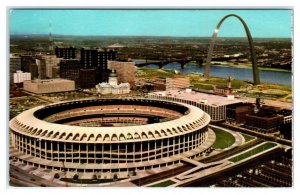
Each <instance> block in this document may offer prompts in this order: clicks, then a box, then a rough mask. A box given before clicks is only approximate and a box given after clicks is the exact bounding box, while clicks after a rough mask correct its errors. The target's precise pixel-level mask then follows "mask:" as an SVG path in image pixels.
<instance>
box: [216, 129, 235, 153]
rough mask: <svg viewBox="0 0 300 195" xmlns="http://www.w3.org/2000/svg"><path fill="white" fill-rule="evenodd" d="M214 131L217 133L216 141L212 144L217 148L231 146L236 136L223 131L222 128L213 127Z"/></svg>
mask: <svg viewBox="0 0 300 195" xmlns="http://www.w3.org/2000/svg"><path fill="white" fill-rule="evenodd" d="M212 129H213V130H214V132H215V133H216V141H215V143H214V144H213V145H212V147H213V148H215V149H224V148H228V147H230V146H231V145H232V144H233V143H234V142H235V138H234V137H233V135H232V134H230V133H228V132H226V131H223V130H221V129H217V128H212Z"/></svg>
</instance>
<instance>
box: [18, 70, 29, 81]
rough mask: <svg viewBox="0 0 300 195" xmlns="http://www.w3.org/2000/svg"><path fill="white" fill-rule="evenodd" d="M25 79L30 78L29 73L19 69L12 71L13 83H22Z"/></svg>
mask: <svg viewBox="0 0 300 195" xmlns="http://www.w3.org/2000/svg"><path fill="white" fill-rule="evenodd" d="M27 80H31V73H29V72H22V71H20V70H17V72H16V73H14V83H23V82H24V81H27Z"/></svg>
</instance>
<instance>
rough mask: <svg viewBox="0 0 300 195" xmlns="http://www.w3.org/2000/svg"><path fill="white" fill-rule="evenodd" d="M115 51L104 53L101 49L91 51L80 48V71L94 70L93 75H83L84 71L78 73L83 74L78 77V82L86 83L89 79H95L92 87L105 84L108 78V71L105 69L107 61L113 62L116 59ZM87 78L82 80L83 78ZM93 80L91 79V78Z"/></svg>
mask: <svg viewBox="0 0 300 195" xmlns="http://www.w3.org/2000/svg"><path fill="white" fill-rule="evenodd" d="M116 53H117V52H116V51H112V50H109V51H106V50H102V49H97V48H96V49H91V48H82V49H81V50H80V63H81V68H82V69H88V70H94V73H93V75H91V74H90V75H87V74H85V73H86V71H80V72H82V73H83V74H82V75H80V82H81V81H86V80H88V79H89V78H91V77H95V82H94V84H93V87H95V85H96V84H97V83H100V82H107V81H108V76H109V72H110V71H109V70H108V67H107V64H108V60H115V59H116ZM86 75H87V76H88V77H89V78H84V77H85V76H86ZM92 79H93V78H92ZM81 85H82V86H87V85H86V84H84V83H80V86H81Z"/></svg>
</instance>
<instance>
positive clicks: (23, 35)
mask: <svg viewBox="0 0 300 195" xmlns="http://www.w3.org/2000/svg"><path fill="white" fill-rule="evenodd" d="M12 36H14V37H24V38H25V36H27V37H29V36H44V37H49V34H11V35H10V37H12ZM51 36H52V38H61V37H141V38H142V37H154V38H155V37H157V38H208V39H210V38H211V37H210V36H201V37H200V36H198V37H195V36H161V35H63V34H51ZM55 36H56V37H55ZM218 38H222V39H247V37H222V36H218ZM252 38H253V39H291V37H252Z"/></svg>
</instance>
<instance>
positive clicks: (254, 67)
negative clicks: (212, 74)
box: [204, 14, 260, 85]
mask: <svg viewBox="0 0 300 195" xmlns="http://www.w3.org/2000/svg"><path fill="white" fill-rule="evenodd" d="M229 17H235V18H237V19H239V21H240V22H241V23H242V24H243V26H244V29H245V31H246V34H247V39H248V43H249V47H250V54H251V62H252V72H253V82H254V85H258V84H260V79H259V72H258V67H257V61H256V53H255V49H254V45H253V39H252V36H251V33H250V30H249V28H248V26H247V24H246V23H245V21H244V20H243V19H242V18H241V17H240V16H238V15H236V14H228V15H226V16H224V17H223V18H222V19H221V20H220V22H219V23H218V25H217V27H216V28H215V30H214V32H213V35H212V38H211V40H210V45H209V50H208V54H207V59H206V65H205V71H204V77H205V78H206V79H209V71H210V65H211V59H212V53H213V49H214V45H215V40H216V38H217V36H218V32H219V29H220V27H221V25H222V23H223V22H224V20H226V19H227V18H229Z"/></svg>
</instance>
